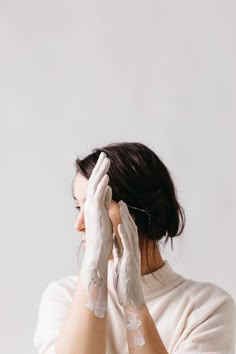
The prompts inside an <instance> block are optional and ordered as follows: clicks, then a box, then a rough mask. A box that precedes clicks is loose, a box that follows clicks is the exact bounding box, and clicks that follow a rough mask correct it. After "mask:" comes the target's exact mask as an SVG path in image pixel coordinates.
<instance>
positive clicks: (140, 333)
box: [124, 305, 168, 354]
mask: <svg viewBox="0 0 236 354" xmlns="http://www.w3.org/2000/svg"><path fill="white" fill-rule="evenodd" d="M124 314H125V318H126V324H127V326H128V327H129V328H127V340H128V347H129V354H154V353H155V354H168V352H167V350H166V348H165V346H164V344H163V342H162V340H161V337H160V335H159V333H158V330H157V328H156V325H155V323H154V321H153V319H152V316H151V315H150V313H149V310H148V308H147V306H146V305H143V306H142V308H141V309H140V310H136V309H135V308H134V307H133V306H132V305H128V306H126V307H125V308H124ZM132 318H133V319H132ZM134 319H135V320H134ZM139 321H141V322H139ZM135 323H136V325H135ZM135 328H136V329H135ZM135 342H136V344H135ZM138 342H139V344H138Z"/></svg>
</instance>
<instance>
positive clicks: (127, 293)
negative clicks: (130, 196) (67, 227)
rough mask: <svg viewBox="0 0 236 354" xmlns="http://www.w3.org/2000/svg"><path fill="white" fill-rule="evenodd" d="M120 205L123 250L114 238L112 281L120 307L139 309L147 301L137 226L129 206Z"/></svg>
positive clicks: (122, 203) (120, 230) (119, 228)
mask: <svg viewBox="0 0 236 354" xmlns="http://www.w3.org/2000/svg"><path fill="white" fill-rule="evenodd" d="M118 205H119V207H120V216H121V222H122V224H119V225H118V232H119V235H120V238H121V242H122V246H123V250H122V249H121V248H120V247H119V244H118V241H117V239H116V238H114V240H113V257H114V260H113V265H112V267H113V272H112V279H113V282H114V287H115V289H116V292H117V297H118V301H119V303H120V305H121V306H123V307H125V306H127V305H129V304H132V305H133V306H134V307H135V308H136V309H139V308H140V307H142V305H143V304H145V300H144V296H143V291H142V286H141V254H140V250H139V238H138V230H137V225H136V224H135V222H134V220H133V218H132V216H131V215H130V213H129V210H128V207H127V205H126V204H125V203H124V202H123V201H120V202H119V203H118Z"/></svg>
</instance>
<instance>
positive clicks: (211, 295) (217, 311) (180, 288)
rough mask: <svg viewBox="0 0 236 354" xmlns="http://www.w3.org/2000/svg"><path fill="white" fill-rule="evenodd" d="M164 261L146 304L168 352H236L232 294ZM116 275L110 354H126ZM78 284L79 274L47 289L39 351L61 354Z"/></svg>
mask: <svg viewBox="0 0 236 354" xmlns="http://www.w3.org/2000/svg"><path fill="white" fill-rule="evenodd" d="M164 262H165V264H164V266H162V267H161V268H159V269H158V270H157V271H155V272H154V273H152V274H153V275H154V276H155V277H156V279H155V278H154V277H153V275H152V274H151V273H150V274H146V275H144V276H142V280H141V282H142V289H143V293H144V297H145V301H146V305H147V307H148V309H149V312H150V314H151V316H152V318H153V320H154V322H155V324H156V327H157V329H158V332H159V334H160V337H161V339H162V341H163V343H164V345H165V347H166V349H167V351H168V353H170V354H186V353H189V354H190V353H191V354H213V353H214V354H234V353H235V324H236V306H235V302H234V300H233V298H232V296H231V295H230V294H229V293H228V292H226V291H225V290H224V289H222V288H221V287H219V286H217V285H215V284H213V283H210V282H199V281H194V280H192V279H187V278H184V277H183V276H181V275H180V274H177V273H175V272H174V271H173V269H172V268H171V266H170V264H169V262H168V261H167V260H164ZM108 269H109V270H110V269H111V267H108ZM110 276H111V272H110V271H109V272H108V284H109V289H108V310H107V311H108V312H107V316H108V317H107V318H108V323H107V325H108V326H107V329H108V334H107V354H126V353H128V345H127V338H126V326H125V319H124V314H123V309H122V307H121V306H120V305H119V304H118V302H117V299H116V294H115V291H114V288H112V287H111V286H110V284H111V282H110V283H109V277H110ZM77 280H78V276H77V275H72V276H68V277H65V278H61V279H59V280H57V281H53V282H51V283H50V284H49V285H48V286H47V288H46V289H45V290H44V292H43V294H42V296H41V300H40V304H39V311H38V319H37V326H36V329H35V332H34V337H33V344H34V347H35V348H36V350H37V353H39V354H56V351H55V347H54V343H55V340H56V337H57V336H58V334H59V332H60V330H61V328H62V326H63V323H64V321H65V318H66V315H67V312H68V310H69V307H70V305H71V302H72V298H73V293H74V291H75V289H76V284H77ZM81 326H83V324H82V323H81Z"/></svg>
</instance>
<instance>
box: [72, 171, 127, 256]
mask: <svg viewBox="0 0 236 354" xmlns="http://www.w3.org/2000/svg"><path fill="white" fill-rule="evenodd" d="M87 188H88V179H87V178H86V177H84V176H83V175H82V174H80V173H77V175H76V176H75V179H74V200H75V206H76V207H78V210H79V214H78V216H77V219H76V222H75V229H76V230H77V231H79V232H80V233H81V234H82V241H83V242H84V244H85V246H86V229H85V221H84V203H85V200H86V195H87ZM109 216H110V218H111V221H112V224H113V232H114V233H115V234H116V236H117V239H118V242H120V236H119V233H118V225H119V224H120V223H121V218H120V213H119V206H118V203H116V202H115V201H114V200H112V201H111V204H110V207H109ZM110 259H112V255H111V257H110Z"/></svg>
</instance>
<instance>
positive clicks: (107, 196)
mask: <svg viewBox="0 0 236 354" xmlns="http://www.w3.org/2000/svg"><path fill="white" fill-rule="evenodd" d="M111 199H112V189H111V187H110V186H109V185H108V186H106V189H105V196H104V206H105V208H106V209H109V206H110V204H111Z"/></svg>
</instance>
